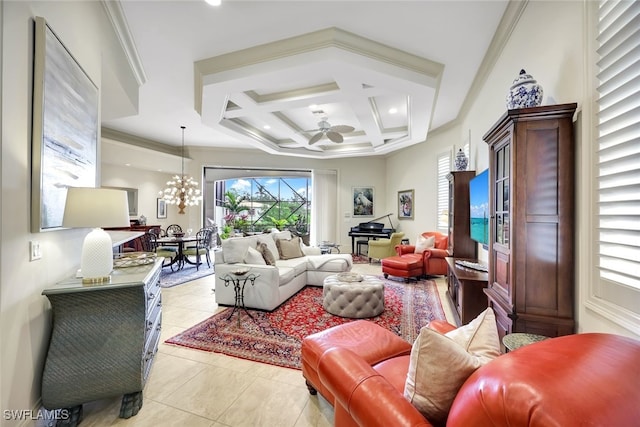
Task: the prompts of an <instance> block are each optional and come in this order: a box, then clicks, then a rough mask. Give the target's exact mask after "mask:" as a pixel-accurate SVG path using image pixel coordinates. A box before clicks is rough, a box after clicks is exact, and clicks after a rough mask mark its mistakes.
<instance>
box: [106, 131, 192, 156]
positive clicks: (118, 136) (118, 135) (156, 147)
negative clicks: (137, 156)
mask: <svg viewBox="0 0 640 427" xmlns="http://www.w3.org/2000/svg"><path fill="white" fill-rule="evenodd" d="M100 133H101V137H102V138H105V139H111V140H113V141H118V142H124V143H126V144H129V145H133V146H136V147H140V148H146V149H147V150H153V151H157V152H160V153H165V154H171V155H173V156H178V157H180V156H181V153H182V151H181V150H182V147H176V146H173V145H167V144H162V143H160V142H157V141H153V140H151V139H147V138H142V137H140V136H135V135H131V134H129V133H126V132H121V131H119V130H115V129H110V128H106V127H102V128H101V129H100Z"/></svg>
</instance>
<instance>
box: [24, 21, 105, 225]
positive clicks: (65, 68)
mask: <svg viewBox="0 0 640 427" xmlns="http://www.w3.org/2000/svg"><path fill="white" fill-rule="evenodd" d="M98 103H99V93H98V87H97V86H96V85H95V84H94V83H93V81H91V79H90V78H89V76H88V75H87V74H86V73H85V71H84V70H83V69H82V67H81V66H80V64H79V63H78V62H77V61H76V60H75V59H74V57H73V56H72V55H71V53H70V52H69V51H68V50H67V49H66V47H65V46H64V45H63V44H62V42H61V41H60V39H59V38H58V37H57V36H56V35H55V33H54V32H53V30H51V28H50V27H49V26H48V25H47V23H46V21H45V19H44V18H41V17H36V18H35V34H34V57H33V106H32V109H33V123H32V141H31V142H32V158H31V164H32V168H31V228H32V231H33V232H34V233H37V232H40V231H47V230H55V229H60V228H61V227H62V220H63V216H64V205H65V202H66V198H67V188H69V187H95V186H96V182H97V162H98V149H97V148H98V132H99V117H98Z"/></svg>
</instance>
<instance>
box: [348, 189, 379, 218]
mask: <svg viewBox="0 0 640 427" xmlns="http://www.w3.org/2000/svg"><path fill="white" fill-rule="evenodd" d="M373 207H374V189H373V187H353V216H373Z"/></svg>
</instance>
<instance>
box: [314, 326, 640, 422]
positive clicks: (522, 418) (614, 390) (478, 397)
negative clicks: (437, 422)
mask: <svg viewBox="0 0 640 427" xmlns="http://www.w3.org/2000/svg"><path fill="white" fill-rule="evenodd" d="M432 323H436V322H432ZM430 327H432V328H433V329H436V330H438V331H440V332H445V331H447V330H450V329H452V328H453V326H451V325H448V324H446V323H443V322H438V323H436V324H435V325H430ZM334 334H336V335H335V336H334ZM397 339H399V338H398V337H396V336H394V334H393V333H391V332H389V331H388V330H386V329H384V328H381V327H380V326H378V325H376V324H374V323H372V322H367V321H356V322H351V323H347V324H343V325H340V326H337V327H334V328H330V329H328V330H326V331H323V332H320V333H318V334H313V335H310V336H309V337H307V338H305V340H304V341H303V344H302V358H303V371H302V372H303V375H304V376H305V378H307V380H308V384H309V385H310V389H312V388H314V389H317V390H320V391H321V392H322V394H323V396H325V397H326V398H327V400H328V401H329V402H330V403H331V404H332V405H333V406H334V409H335V412H334V414H335V415H334V425H335V426H337V427H353V426H367V427H377V426H380V427H383V426H384V427H387V426H431V425H432V424H431V423H430V422H429V420H427V419H426V418H424V417H423V416H422V414H421V413H420V412H419V411H418V410H417V409H415V407H414V406H413V405H412V404H411V403H410V402H409V401H408V400H407V399H405V398H404V396H403V391H404V383H405V379H406V376H407V372H408V368H409V353H410V344H409V343H405V345H403V346H402V345H399V344H400V343H399V342H398V341H397ZM379 340H382V341H379ZM379 342H382V343H385V344H383V345H388V346H389V348H388V355H387V356H386V357H385V350H384V347H383V345H373V344H377V343H379ZM401 347H404V349H402V348H401ZM312 354H313V357H310V356H311V355H312ZM638 360H640V341H637V340H633V339H631V338H625V337H622V336H618V335H612V334H601V333H584V334H575V335H568V336H563V337H558V338H552V339H547V340H544V341H539V342H537V343H535V344H530V345H528V346H525V347H521V348H519V349H517V350H515V351H512V352H510V353H507V354H504V355H501V356H500V357H498V358H496V359H494V360H492V361H491V362H489V363H487V364H486V365H484V366H482V367H481V368H479V369H478V370H476V371H475V372H474V373H473V374H472V375H471V376H470V377H469V378H468V379H467V381H466V382H465V383H464V384H463V385H462V387H461V389H460V390H459V391H458V394H457V396H456V398H455V400H454V402H453V405H452V407H451V409H450V411H449V416H448V419H447V423H446V425H447V426H451V427H457V426H460V427H468V426H474V427H485V426H486V427H489V426H491V427H495V426H506V425H510V426H535V427H548V426H578V425H590V426H614V425H615V426H632V425H637V422H638V420H639V419H640V405H639V404H638V402H640V387H638V384H640V370H639V369H638ZM305 362H306V366H305ZM446 365H447V361H446V360H443V369H446ZM305 368H306V371H305ZM311 370H313V375H310V374H311ZM311 378H313V379H311Z"/></svg>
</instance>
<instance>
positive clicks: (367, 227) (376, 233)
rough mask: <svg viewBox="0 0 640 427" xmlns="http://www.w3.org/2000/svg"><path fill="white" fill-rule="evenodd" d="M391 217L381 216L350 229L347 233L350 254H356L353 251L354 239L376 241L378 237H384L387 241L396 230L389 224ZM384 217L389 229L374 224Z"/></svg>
mask: <svg viewBox="0 0 640 427" xmlns="http://www.w3.org/2000/svg"><path fill="white" fill-rule="evenodd" d="M391 215H393V214H387V215H382V216H381V217H379V218H374V219H372V220H371V221H368V222H361V223H360V224H358V225H357V226H355V227H351V231H349V236H351V253H352V254H355V253H356V251H355V242H356V237H365V238H366V239H367V240H369V239H376V238H379V237H385V238H387V239H388V238H389V237H391V233H393V232H394V231H396V229H395V228H393V223H392V222H391V218H389V217H390V216H391ZM385 217H386V218H388V219H389V225H391V228H384V224H383V223H381V222H374V221H377V220H379V219H382V218H385Z"/></svg>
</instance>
